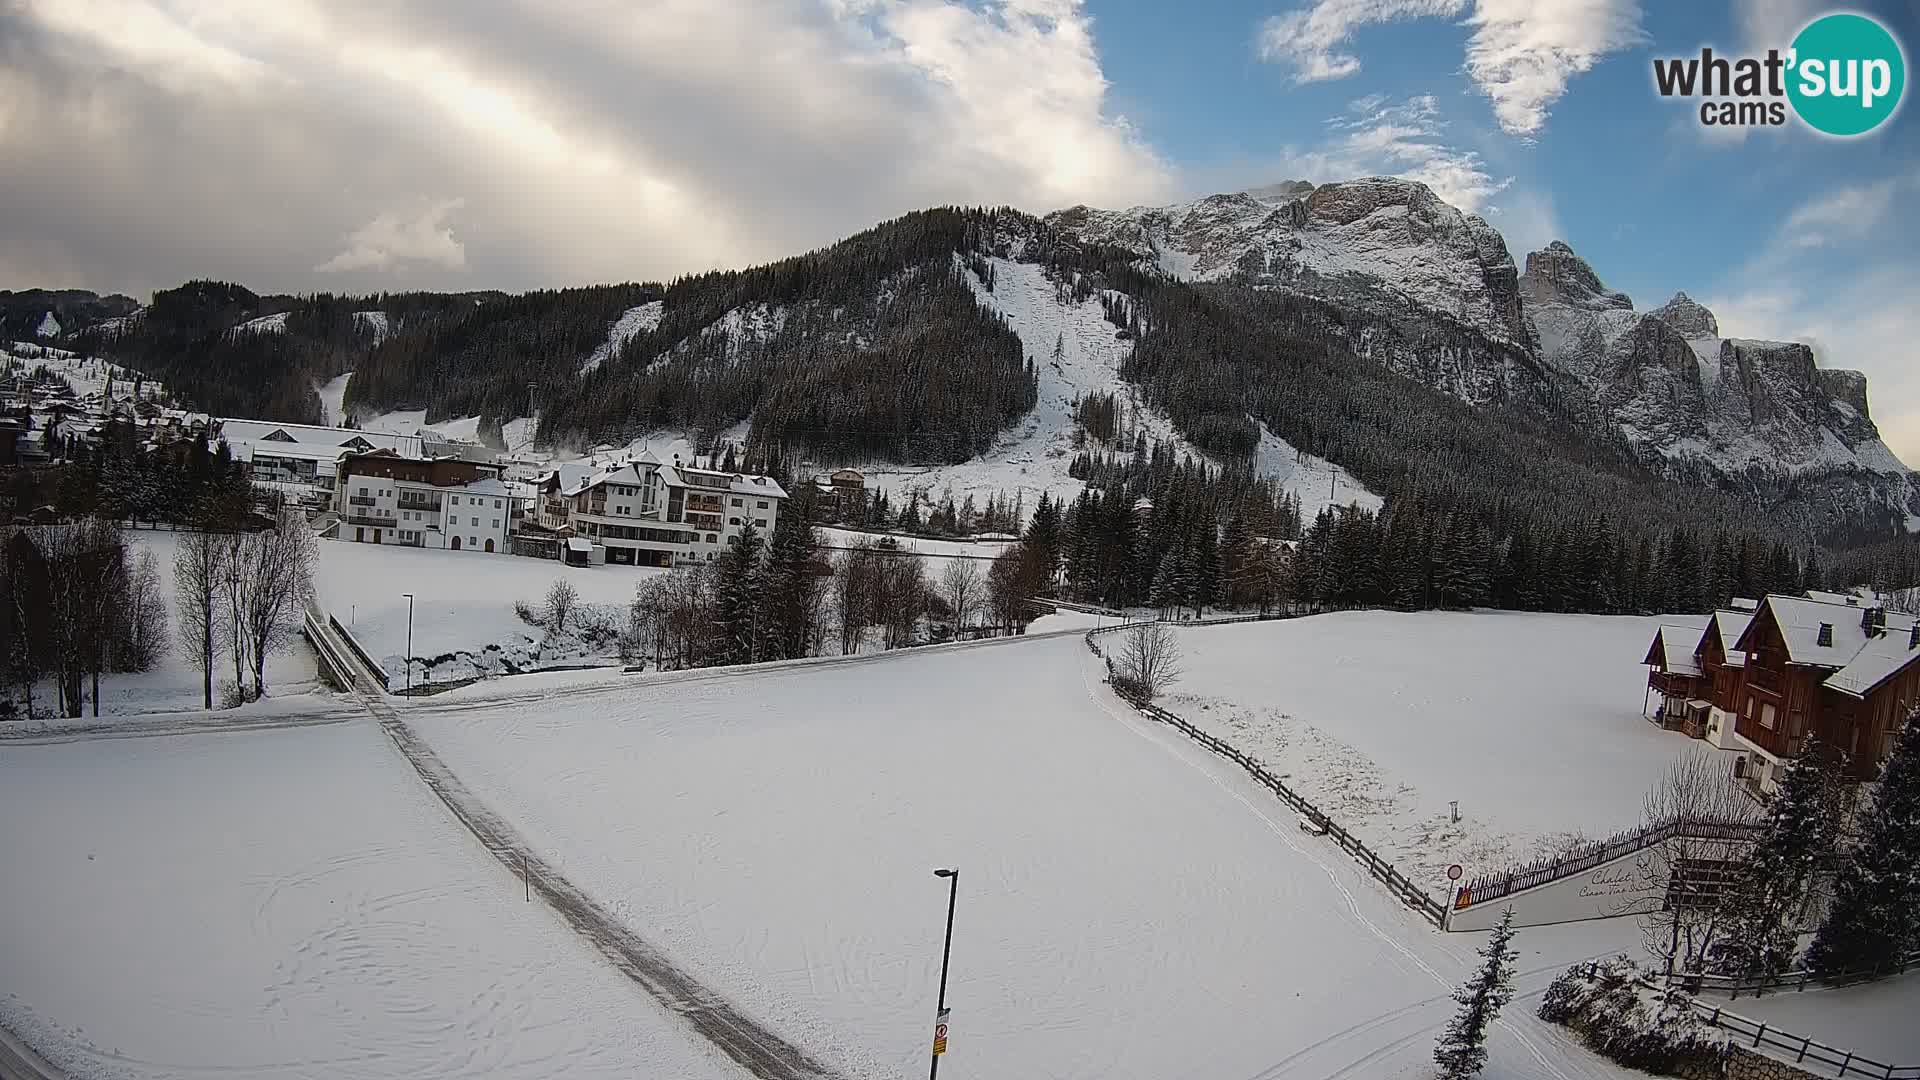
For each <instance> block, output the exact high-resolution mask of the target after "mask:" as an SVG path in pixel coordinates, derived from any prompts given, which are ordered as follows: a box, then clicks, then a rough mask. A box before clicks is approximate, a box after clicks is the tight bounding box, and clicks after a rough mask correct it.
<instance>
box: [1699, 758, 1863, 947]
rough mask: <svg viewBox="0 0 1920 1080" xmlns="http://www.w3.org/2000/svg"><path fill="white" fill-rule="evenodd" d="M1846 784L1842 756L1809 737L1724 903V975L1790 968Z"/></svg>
mask: <svg viewBox="0 0 1920 1080" xmlns="http://www.w3.org/2000/svg"><path fill="white" fill-rule="evenodd" d="M1840 784H1841V780H1840V774H1839V762H1838V758H1837V755H1835V754H1834V753H1833V752H1832V751H1831V750H1829V749H1828V748H1827V747H1825V746H1823V745H1821V744H1820V743H1819V742H1818V741H1816V740H1809V741H1808V743H1807V745H1806V748H1805V749H1803V750H1802V751H1801V753H1800V756H1799V757H1798V758H1797V759H1795V760H1794V763H1793V765H1792V766H1791V767H1789V768H1788V770H1787V775H1786V777H1785V778H1784V779H1783V780H1782V781H1781V785H1780V793H1779V794H1778V795H1777V796H1775V798H1774V800H1773V805H1772V807H1771V808H1770V810H1771V812H1770V814H1769V816H1768V819H1767V829H1766V832H1765V833H1764V834H1763V835H1762V836H1761V838H1760V840H1759V841H1758V842H1757V843H1756V844H1755V845H1754V848H1753V850H1752V851H1751V852H1749V853H1748V854H1747V856H1746V857H1745V858H1744V859H1742V860H1741V862H1740V868H1739V878H1738V880H1737V882H1736V883H1735V887H1734V889H1733V890H1732V891H1731V894H1730V895H1729V896H1728V897H1727V899H1726V901H1725V903H1726V906H1727V909H1728V922H1729V924H1730V925H1729V929H1728V930H1727V935H1726V939H1725V942H1724V944H1723V945H1722V946H1721V949H1720V955H1719V956H1718V957H1717V963H1716V964H1715V966H1716V967H1717V968H1718V969H1719V970H1720V971H1722V972H1723V973H1725V974H1729V975H1745V976H1756V975H1778V974H1780V973H1781V972H1783V971H1786V970H1787V969H1788V968H1789V967H1791V966H1792V964H1793V955H1794V952H1795V951H1796V949H1797V948H1798V946H1799V926H1800V920H1801V918H1802V917H1804V916H1805V914H1806V911H1807V906H1808V904H1809V903H1810V902H1811V899H1812V892H1813V886H1814V881H1815V877H1816V875H1817V874H1818V871H1819V866H1820V860H1821V859H1822V858H1823V857H1825V856H1826V854H1827V853H1828V852H1829V851H1831V850H1832V848H1833V844H1834V841H1835V839H1836V833H1837V832H1838V829H1839V822H1840V810H1841V806H1840V800H1839V798H1838V793H1839V790H1840Z"/></svg>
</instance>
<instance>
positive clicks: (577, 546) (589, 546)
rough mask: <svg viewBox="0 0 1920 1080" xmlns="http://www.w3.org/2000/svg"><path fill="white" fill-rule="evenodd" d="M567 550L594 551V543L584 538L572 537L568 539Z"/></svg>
mask: <svg viewBox="0 0 1920 1080" xmlns="http://www.w3.org/2000/svg"><path fill="white" fill-rule="evenodd" d="M567 550H568V551H592V550H593V541H591V540H588V539H586V538H584V537H579V536H570V537H568V538H567Z"/></svg>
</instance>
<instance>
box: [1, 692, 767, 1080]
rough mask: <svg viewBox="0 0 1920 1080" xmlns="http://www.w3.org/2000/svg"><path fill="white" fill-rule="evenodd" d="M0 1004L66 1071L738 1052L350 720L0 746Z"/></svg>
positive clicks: (440, 1065) (176, 1071) (551, 1071)
mask: <svg viewBox="0 0 1920 1080" xmlns="http://www.w3.org/2000/svg"><path fill="white" fill-rule="evenodd" d="M0 867H4V868H5V872H4V873H0V972H5V977H4V979H0V1022H3V1023H4V1024H5V1025H6V1026H7V1027H8V1028H9V1029H10V1030H12V1031H13V1032H15V1033H16V1034H18V1035H21V1036H23V1037H25V1038H26V1039H27V1040H28V1042H29V1044H30V1045H32V1046H33V1047H34V1048H35V1049H37V1050H38V1051H39V1052H40V1053H41V1054H42V1055H43V1056H45V1057H47V1058H48V1059H50V1060H51V1061H52V1062H53V1063H54V1064H55V1065H57V1066H59V1067H61V1068H63V1069H65V1070H67V1071H68V1072H69V1074H70V1075H71V1076H73V1077H74V1078H75V1080H95V1078H100V1080H119V1078H131V1077H138V1078H142V1080H157V1078H182V1080H185V1078H213V1077H233V1076H246V1077H258V1078H287V1080H305V1078H312V1077H321V1076H325V1077H354V1078H362V1080H366V1078H383V1077H396V1078H398V1077H407V1078H413V1077H423V1076H434V1077H449V1078H451V1077H473V1078H480V1077H520V1078H525V1080H545V1078H548V1077H556V1076H570V1077H571V1076H586V1077H608V1078H613V1077H634V1076H654V1077H688V1078H706V1077H716V1078H717V1077H722V1076H732V1075H736V1073H735V1072H734V1070H732V1068H731V1067H730V1065H729V1063H727V1062H725V1060H724V1059H722V1058H720V1057H719V1055H718V1054H717V1053H716V1052H713V1051H711V1050H710V1049H708V1048H707V1047H706V1046H705V1045H704V1044H701V1043H699V1042H697V1041H696V1040H695V1039H694V1037H693V1036H692V1035H691V1034H689V1033H688V1032H687V1031H686V1030H685V1029H684V1028H682V1027H681V1026H680V1025H679V1024H678V1023H676V1022H675V1021H674V1020H673V1019H672V1018H671V1017H670V1016H669V1015H667V1014H666V1013H664V1012H662V1011H660V1010H659V1009H658V1007H657V1006H656V1005H655V1004H654V1002H653V1001H652V1000H651V999H650V998H648V997H647V996H646V995H645V994H644V993H643V992H641V991H640V990H639V989H637V988H636V987H634V986H633V985H632V984H631V983H629V982H627V981H626V980H625V979H624V978H622V977H621V976H620V975H618V974H617V973H616V972H615V971H614V970H613V969H612V968H611V967H609V966H608V965H607V964H605V962H604V961H603V960H602V959H601V958H600V957H599V955H598V954H596V953H594V952H593V951H592V950H591V949H589V948H588V947H587V946H585V945H584V944H583V943H581V942H580V941H579V940H577V939H576V938H574V937H573V936H572V935H571V933H570V932H569V931H568V930H567V929H566V928H565V926H564V924H562V923H561V922H560V921H559V920H558V919H557V918H556V917H555V916H554V915H552V914H551V913H550V912H549V911H547V910H546V909H545V908H543V907H542V906H540V905H538V904H529V903H526V902H525V901H524V900H523V899H522V897H521V887H520V884H519V883H518V882H517V881H515V880H514V879H513V877H512V876H511V875H510V874H508V873H507V872H506V871H505V870H504V869H502V868H501V867H500V866H499V865H498V864H497V863H495V862H494V861H493V859H492V858H491V857H490V856H489V855H487V854H486V853H485V852H484V851H482V850H480V849H479V847H478V845H477V844H475V843H474V842H473V841H472V839H471V838H470V837H469V836H468V835H467V834H466V833H464V832H463V831H461V829H460V827H459V826H458V825H457V824H455V823H454V821H453V820H452V818H451V817H449V816H448V815H447V813H446V811H445V809H444V808H443V807H442V806H441V805H440V804H439V803H438V802H437V801H435V799H434V798H433V796H432V795H431V794H430V793H428V791H427V790H426V789H425V788H424V787H423V786H421V784H420V783H419V780H418V779H417V777H415V776H414V774H413V773H412V771H411V770H410V769H409V768H408V767H407V766H406V765H405V764H404V763H403V762H402V761H401V760H400V758H399V757H398V756H396V755H395V753H394V751H393V750H392V748H391V747H390V746H389V745H388V744H387V742H386V739H385V738H384V737H383V736H382V735H381V733H380V731H379V729H378V728H376V727H375V726H373V724H372V723H371V722H370V721H363V722H353V723H346V724H339V725H334V726H328V727H310V728H302V729H295V730H281V731H270V732H257V733H244V734H227V735H185V736H172V737H165V738H137V739H107V740H98V739H96V740H89V741H82V742H73V743H66V744H61V745H52V746H26V747H23V746H8V747H6V748H5V749H4V750H0Z"/></svg>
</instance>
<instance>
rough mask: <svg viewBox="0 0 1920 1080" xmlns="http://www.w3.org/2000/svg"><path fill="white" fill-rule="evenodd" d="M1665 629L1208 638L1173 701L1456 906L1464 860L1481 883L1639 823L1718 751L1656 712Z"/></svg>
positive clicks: (1567, 618)
mask: <svg viewBox="0 0 1920 1080" xmlns="http://www.w3.org/2000/svg"><path fill="white" fill-rule="evenodd" d="M1659 621H1660V620H1659V619H1658V618H1627V617H1610V616H1601V615H1541V614H1533V613H1522V612H1473V613H1462V612H1414V613H1401V612H1387V611H1373V612H1343V613H1335V614H1329V615H1316V616H1313V617H1311V618H1305V619H1295V620H1290V621H1283V622H1268V623H1248V624H1242V625H1231V626H1213V627H1194V628H1189V629H1186V630H1183V631H1182V632H1181V635H1180V648H1181V652H1182V668H1183V676H1182V679H1181V682H1180V683H1179V685H1177V686H1175V687H1174V694H1173V696H1172V698H1171V699H1170V700H1169V701H1167V702H1165V703H1164V704H1166V706H1167V707H1168V708H1169V709H1172V710H1173V711H1174V712H1176V713H1178V714H1179V715H1181V716H1182V717H1185V718H1186V719H1187V720H1189V721H1191V722H1193V723H1194V724H1197V725H1200V726H1201V727H1203V728H1206V729H1208V730H1210V731H1212V732H1213V733H1214V734H1216V735H1218V736H1220V737H1221V738H1223V739H1226V740H1228V741H1229V742H1231V743H1233V744H1234V745H1236V746H1238V747H1240V748H1241V749H1242V750H1244V751H1246V752H1247V753H1250V754H1254V755H1257V756H1259V757H1261V758H1262V759H1263V760H1265V761H1267V762H1268V763H1269V764H1270V765H1271V766H1272V767H1273V768H1274V771H1275V772H1280V773H1290V774H1291V776H1292V779H1291V780H1290V781H1289V782H1290V783H1293V784H1296V785H1297V786H1298V787H1299V788H1300V790H1301V793H1302V794H1303V795H1305V796H1306V797H1307V798H1308V799H1311V800H1314V801H1315V802H1316V803H1318V805H1320V806H1321V807H1322V808H1324V809H1325V810H1326V811H1327V812H1328V813H1330V814H1332V815H1333V816H1334V817H1335V818H1336V819H1337V820H1339V821H1340V822H1341V824H1342V825H1344V826H1346V827H1348V828H1351V829H1353V830H1354V831H1355V832H1356V833H1358V834H1359V835H1361V836H1362V837H1363V838H1365V839H1366V840H1367V842H1368V843H1369V844H1377V845H1379V847H1380V850H1382V851H1384V852H1386V853H1388V854H1389V855H1390V856H1391V857H1393V858H1394V859H1395V861H1396V862H1399V863H1400V864H1401V865H1402V867H1403V868H1405V869H1408V870H1409V872H1410V874H1411V876H1412V877H1413V879H1414V881H1415V882H1416V883H1418V884H1421V885H1426V886H1430V887H1431V888H1433V889H1434V891H1435V892H1436V894H1437V895H1444V889H1445V887H1446V882H1445V879H1444V878H1443V877H1441V872H1442V871H1444V870H1445V868H1446V867H1447V865H1448V864H1449V863H1452V862H1460V863H1463V864H1464V865H1465V866H1466V868H1467V873H1468V876H1472V875H1473V874H1474V873H1476V872H1478V871H1481V870H1492V869H1500V868H1503V867H1507V866H1511V865H1513V864H1515V863H1517V862H1521V861H1525V860H1526V859H1528V858H1529V857H1531V856H1533V855H1534V854H1536V853H1537V852H1539V851H1543V850H1545V849H1547V848H1551V847H1554V846H1556V845H1558V844H1560V843H1562V842H1564V841H1565V840H1566V839H1567V838H1568V837H1569V836H1571V835H1572V834H1576V833H1581V834H1585V835H1586V836H1588V837H1595V838H1597V837H1602V836H1607V835H1609V834H1611V833H1613V832H1615V831H1617V830H1620V829H1622V828H1630V827H1632V826H1635V825H1637V824H1639V821H1640V807H1641V797H1642V795H1644V794H1645V792H1646V790H1647V789H1648V788H1649V787H1650V786H1651V785H1652V784H1653V782H1654V781H1655V780H1656V779H1658V778H1659V776H1660V775H1661V773H1662V772H1663V771H1664V770H1665V769H1666V767H1667V764H1668V762H1670V761H1672V760H1673V759H1674V758H1675V757H1676V756H1677V755H1680V754H1685V753H1701V752H1706V751H1705V750H1704V749H1703V748H1704V745H1705V744H1703V743H1701V742H1699V741H1697V740H1693V739H1687V738H1683V737H1681V736H1679V735H1677V734H1675V733H1673V732H1669V731H1664V730H1662V729H1660V728H1659V727H1657V726H1655V725H1653V724H1650V723H1648V722H1647V721H1646V720H1644V719H1642V718H1641V716H1640V711H1639V706H1640V704H1641V702H1642V700H1643V696H1644V694H1645V691H1646V674H1645V672H1644V670H1643V669H1642V668H1640V667H1639V666H1638V664H1637V661H1638V660H1639V659H1640V657H1641V656H1642V655H1644V653H1645V652H1646V645H1647V642H1648V641H1650V640H1652V638H1653V632H1654V630H1655V629H1656V628H1657V626H1658V624H1659ZM1515 725H1520V726H1523V727H1524V728H1526V730H1527V737H1525V738H1515V737H1514V732H1515ZM1456 799H1457V800H1459V802H1460V812H1461V814H1462V818H1463V820H1462V821H1461V822H1460V824H1458V825H1453V824H1452V823H1451V822H1450V821H1449V814H1450V811H1449V807H1448V803H1449V802H1450V801H1452V800H1456Z"/></svg>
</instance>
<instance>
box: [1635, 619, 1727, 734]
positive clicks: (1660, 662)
mask: <svg viewBox="0 0 1920 1080" xmlns="http://www.w3.org/2000/svg"><path fill="white" fill-rule="evenodd" d="M1665 619H1666V620H1667V621H1664V622H1662V623H1661V624H1660V629H1658V630H1656V631H1654V635H1653V644H1652V645H1650V646H1648V647H1647V655H1646V658H1645V659H1644V660H1641V661H1640V662H1641V663H1642V664H1645V665H1647V669H1648V670H1647V691H1648V693H1649V695H1658V696H1659V698H1660V704H1659V706H1658V707H1657V708H1655V709H1654V711H1653V720H1654V721H1655V722H1656V723H1658V724H1660V725H1661V726H1662V727H1666V728H1672V729H1678V728H1681V727H1683V726H1685V725H1686V723H1687V716H1688V714H1689V713H1690V712H1699V713H1700V714H1701V716H1702V719H1701V724H1702V726H1703V727H1704V725H1705V723H1706V721H1705V718H1704V717H1705V713H1706V710H1707V709H1708V708H1709V707H1710V705H1711V702H1709V701H1707V700H1706V693H1707V685H1708V684H1707V682H1706V681H1705V679H1704V678H1703V673H1702V672H1701V670H1700V664H1699V662H1698V661H1697V660H1695V659H1694V650H1695V649H1696V648H1697V647H1698V646H1699V644H1700V635H1701V633H1702V632H1703V631H1705V630H1706V625H1707V624H1706V622H1705V621H1704V620H1701V619H1699V618H1696V617H1694V616H1690V615H1669V616H1665Z"/></svg>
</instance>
